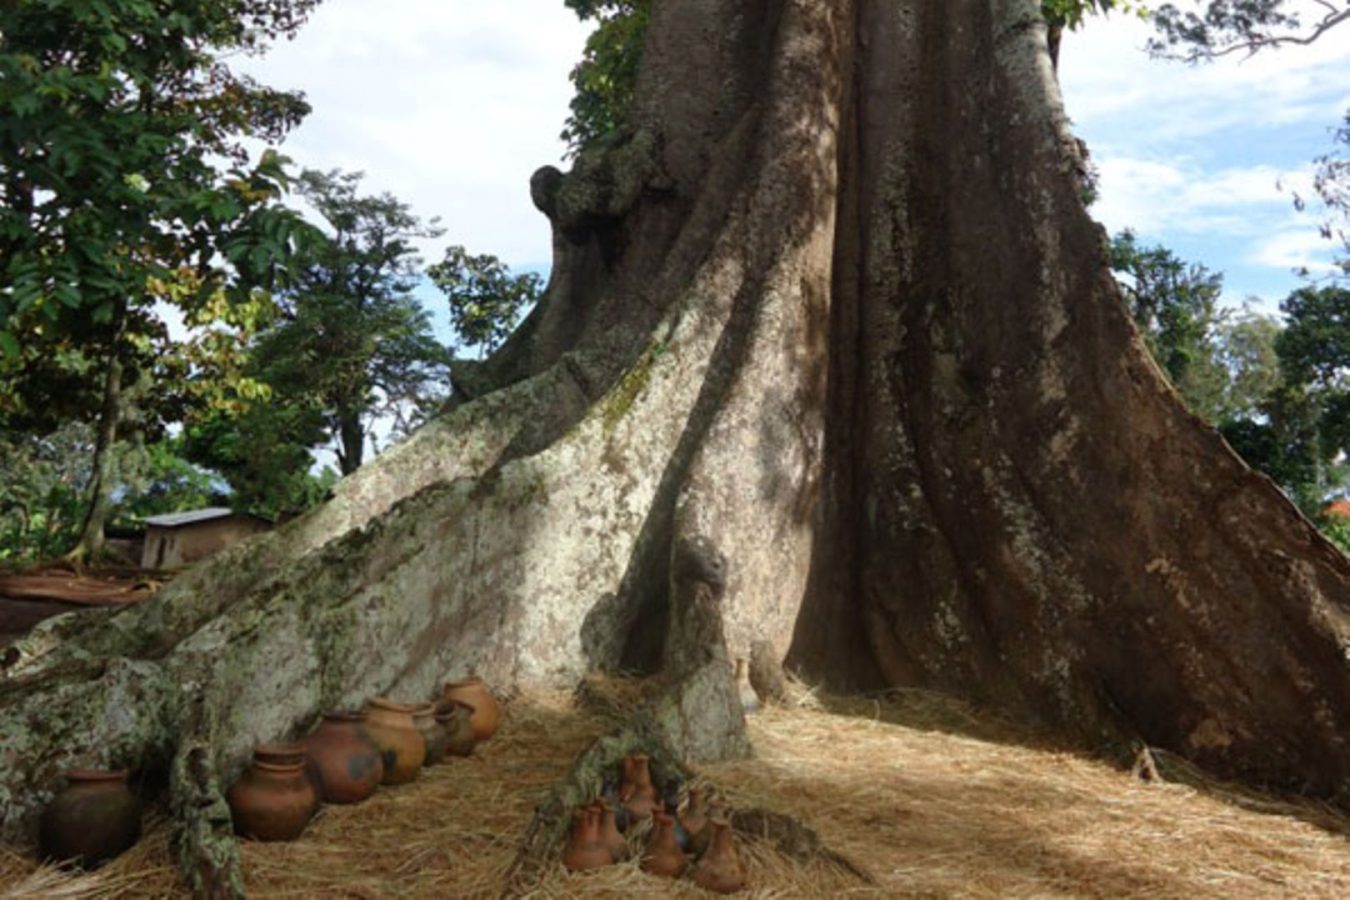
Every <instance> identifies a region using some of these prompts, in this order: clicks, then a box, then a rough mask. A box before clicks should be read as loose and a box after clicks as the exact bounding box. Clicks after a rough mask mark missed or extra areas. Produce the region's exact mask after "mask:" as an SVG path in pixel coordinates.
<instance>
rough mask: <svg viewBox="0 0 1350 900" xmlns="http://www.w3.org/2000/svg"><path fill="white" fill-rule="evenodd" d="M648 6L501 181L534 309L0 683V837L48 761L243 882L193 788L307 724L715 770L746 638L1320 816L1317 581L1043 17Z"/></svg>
mask: <svg viewBox="0 0 1350 900" xmlns="http://www.w3.org/2000/svg"><path fill="white" fill-rule="evenodd" d="M653 16H654V19H653V24H652V28H651V38H650V44H649V46H648V48H647V51H646V54H645V57H644V70H643V73H642V76H641V79H640V82H639V86H638V96H637V101H636V105H637V112H636V114H635V117H634V125H633V127H632V129H631V130H630V131H629V132H628V133H626V134H625V135H623V136H622V138H620V139H618V140H615V141H613V142H612V143H611V144H610V145H608V146H606V147H603V148H599V149H597V150H595V151H591V152H588V153H585V154H583V155H582V156H581V158H579V159H578V160H577V163H576V165H575V167H574V169H573V171H571V172H569V173H566V174H564V173H561V172H558V171H557V170H553V169H544V170H541V171H540V172H539V173H537V174H536V176H535V178H534V179H533V181H532V184H531V189H532V193H533V196H534V199H535V202H536V204H537V205H538V206H539V208H540V209H541V210H542V211H543V212H544V213H545V214H546V215H547V216H548V217H549V219H550V220H551V222H552V224H553V227H554V235H555V237H554V247H555V270H554V273H553V278H552V282H551V284H550V287H549V291H548V295H547V298H546V300H545V301H544V302H543V303H542V304H541V305H540V306H539V307H538V308H537V309H536V311H535V312H534V313H533V314H532V316H531V317H530V319H529V320H528V321H527V323H526V324H525V325H524V326H523V327H522V329H521V330H520V331H519V332H518V333H517V334H516V335H515V336H514V337H513V338H512V339H511V340H510V341H509V342H508V343H507V344H506V345H505V346H504V347H503V348H502V350H501V351H499V352H498V354H497V355H496V356H495V357H493V358H492V359H491V360H489V361H488V362H487V363H486V364H485V365H483V366H480V367H477V368H475V369H474V370H473V372H472V373H467V372H463V373H461V375H462V377H461V378H459V379H458V383H459V384H460V386H461V387H462V388H464V390H465V391H466V392H467V393H468V394H470V395H472V399H469V400H468V401H467V402H464V403H462V404H461V405H459V406H458V407H457V408H455V409H453V410H451V411H449V412H448V413H447V414H446V415H444V416H443V417H442V418H440V419H438V420H436V421H434V422H432V423H431V424H429V425H428V426H426V427H425V428H423V429H422V430H421V431H419V432H418V433H417V434H416V435H415V436H414V437H413V438H412V439H411V440H409V441H408V442H407V443H406V444H404V445H402V446H400V447H398V448H396V449H394V450H392V451H390V452H389V453H387V454H385V455H383V456H381V457H380V458H379V459H377V460H375V461H373V462H372V463H370V464H369V465H367V466H365V467H363V468H362V469H361V470H360V471H359V472H357V473H355V474H354V475H352V476H350V477H349V478H347V479H345V480H344V481H343V483H342V484H341V485H340V486H339V488H338V491H337V496H336V498H335V499H334V500H332V501H331V502H329V503H328V504H327V505H326V506H324V507H323V508H321V509H319V510H317V511H315V512H313V513H311V514H310V515H308V516H307V517H305V518H303V519H301V520H298V521H297V522H295V523H293V524H291V525H289V526H288V527H286V528H284V529H282V530H280V531H279V532H276V533H273V534H271V535H267V536H264V537H261V538H258V539H255V540H253V541H251V542H250V543H248V544H246V545H244V546H242V547H240V548H235V549H233V550H231V551H228V552H227V553H225V554H224V555H223V556H222V557H220V558H218V559H217V560H215V561H213V562H211V563H209V564H206V565H204V566H201V567H199V568H197V569H195V570H193V571H191V572H189V573H188V574H186V575H185V576H183V577H182V578H180V579H179V580H178V581H176V582H175V583H174V584H173V585H172V586H171V587H169V588H168V589H166V590H165V591H163V592H162V593H161V594H160V595H159V596H158V597H156V598H155V599H154V600H153V601H152V602H150V603H147V604H145V605H144V606H142V607H139V608H136V609H131V610H127V611H124V612H121V613H118V614H115V615H108V616H103V617H91V618H87V619H81V620H79V621H66V620H55V621H54V622H52V623H50V624H49V625H48V626H46V627H44V628H42V629H41V630H39V632H37V633H36V634H34V635H33V636H32V637H31V638H29V639H28V640H26V641H25V642H23V643H22V644H20V645H19V646H18V647H17V649H15V650H12V651H11V652H10V653H9V655H8V656H7V657H6V658H5V659H4V660H3V666H4V674H3V677H0V709H3V710H4V716H3V719H0V809H3V813H0V815H2V816H3V830H4V834H5V835H6V836H7V837H9V838H14V837H17V836H21V835H23V834H24V833H25V829H26V828H28V827H30V825H31V822H32V818H33V812H34V810H35V809H36V808H37V807H38V806H39V805H40V803H41V802H42V801H43V800H44V799H45V798H46V797H47V796H49V793H48V792H49V790H50V787H51V785H52V783H53V777H54V773H55V772H56V771H58V770H59V769H61V768H63V767H66V766H68V765H70V764H74V763H81V764H86V765H88V764H110V765H115V766H125V765H131V766H133V767H137V768H142V769H147V770H151V771H155V770H159V771H167V772H168V776H169V789H170V796H171V798H172V800H173V803H174V808H175V811H176V814H177V815H178V818H179V821H180V824H181V826H182V841H181V843H180V846H181V848H182V850H181V852H182V855H183V860H184V865H185V869H187V871H188V874H189V877H190V878H192V879H193V881H194V883H195V885H196V886H197V888H198V889H199V890H203V891H210V892H214V893H218V894H229V893H232V892H237V891H238V890H239V889H240V888H239V882H238V871H237V849H236V848H235V845H234V843H233V841H232V840H231V839H230V838H229V815H228V811H227V810H226V808H225V805H224V801H223V799H222V796H221V789H222V787H224V786H227V785H228V783H229V781H230V780H231V778H232V777H233V775H234V774H235V773H236V772H237V771H238V770H239V768H240V767H241V765H242V762H243V760H244V758H245V756H246V753H247V749H248V747H249V745H250V744H251V743H253V742H254V741H255V740H260V739H277V738H281V737H284V736H286V735H287V734H288V733H293V732H296V731H299V730H303V729H304V727H305V726H306V725H308V724H309V723H310V722H311V721H312V720H313V719H314V717H315V715H316V713H317V711H318V710H319V709H320V708H323V707H331V706H340V705H351V704H355V703H358V702H360V701H361V700H362V699H363V698H365V697H367V696H369V695H371V694H376V693H392V694H395V695H401V696H407V697H412V696H417V695H421V694H424V693H428V692H430V691H431V690H432V688H433V687H434V685H435V684H436V683H437V682H438V681H439V680H440V679H442V678H444V677H446V676H449V675H456V674H463V673H466V672H470V671H472V672H476V673H478V674H480V675H482V676H484V677H485V678H487V679H488V680H489V681H490V682H492V683H494V684H496V685H501V686H507V685H528V684H539V683H548V684H569V683H575V682H576V681H577V680H578V679H579V678H580V677H581V676H582V675H584V674H585V673H586V672H588V671H592V670H596V669H603V670H623V671H629V672H639V673H643V674H648V675H652V676H654V678H653V682H654V683H655V684H657V685H658V687H657V688H656V689H655V693H654V697H653V701H652V704H651V710H650V714H649V715H648V716H647V717H646V718H645V719H644V721H645V722H646V723H647V725H650V727H651V728H652V729H653V730H654V731H655V732H657V733H659V734H660V735H661V739H662V740H663V741H664V742H667V744H668V746H669V747H670V748H672V750H673V752H674V753H676V754H678V755H679V756H681V757H683V758H684V759H685V760H686V761H697V760H700V759H707V758H716V757H723V756H727V755H730V754H737V753H744V752H746V750H747V747H746V743H745V739H744V734H743V731H742V726H743V722H742V720H741V715H740V711H739V706H738V705H737V704H736V702H735V688H734V685H733V684H732V681H731V677H730V675H731V670H730V666H729V664H728V660H729V658H730V657H731V656H747V657H748V656H750V653H749V648H750V646H751V645H752V644H753V643H755V642H758V641H767V642H769V644H771V645H772V646H773V647H774V648H776V650H777V652H778V654H779V655H780V656H782V657H786V659H787V660H788V662H789V664H790V665H791V666H793V667H795V668H796V669H797V670H798V671H800V672H802V673H804V674H805V675H806V676H808V677H809V678H812V679H816V680H820V681H823V682H825V683H828V684H830V685H832V686H835V687H839V688H845V689H866V688H881V687H885V686H893V685H921V686H925V687H931V688H937V689H941V690H946V691H950V692H953V693H955V694H958V695H961V696H963V697H966V698H968V699H972V700H975V701H979V702H983V703H988V704H995V705H998V706H1001V707H1003V708H1005V709H1007V710H1011V711H1014V712H1017V713H1020V714H1022V715H1024V716H1026V717H1028V718H1030V719H1033V720H1035V721H1037V722H1039V723H1042V724H1045V725H1048V726H1052V727H1054V728H1057V729H1059V730H1060V732H1061V733H1063V734H1064V735H1065V737H1066V739H1067V740H1069V741H1072V742H1075V743H1078V744H1082V745H1087V746H1091V747H1095V748H1106V749H1107V750H1108V751H1110V750H1119V751H1124V752H1128V750H1129V749H1130V748H1131V747H1132V745H1133V744H1135V743H1136V742H1142V743H1146V744H1152V745H1156V746H1161V747H1166V748H1169V749H1171V750H1173V751H1175V752H1179V753H1182V754H1184V755H1186V756H1188V757H1190V758H1191V759H1193V760H1195V761H1197V762H1199V763H1200V764H1202V765H1204V766H1206V767H1208V768H1209V769H1211V770H1212V771H1214V772H1217V773H1219V774H1222V775H1226V776H1230V777H1236V778H1241V779H1245V780H1248V781H1251V782H1257V783H1262V784H1267V785H1273V786H1276V787H1279V788H1283V789H1293V790H1307V791H1312V792H1316V793H1318V794H1321V795H1324V796H1329V797H1340V798H1341V799H1345V798H1347V797H1350V751H1348V749H1347V746H1346V737H1345V736H1346V735H1350V678H1348V677H1347V674H1350V673H1348V672H1347V656H1346V654H1347V649H1348V648H1350V602H1348V600H1347V597H1348V593H1347V586H1348V585H1350V566H1348V565H1347V561H1346V559H1345V558H1344V557H1343V556H1341V555H1340V554H1339V553H1338V552H1337V551H1336V550H1335V549H1334V548H1333V547H1331V546H1330V545H1329V544H1327V543H1326V542H1325V541H1324V540H1322V538H1321V537H1320V536H1319V535H1318V534H1317V533H1316V531H1315V530H1314V529H1313V528H1312V527H1311V526H1310V525H1309V524H1308V523H1307V522H1306V521H1305V520H1304V519H1303V518H1302V517H1301V516H1300V515H1299V514H1298V512H1297V511H1296V510H1295V508H1294V507H1293V506H1292V505H1291V504H1290V503H1288V502H1287V501H1286V500H1285V499H1284V497H1283V496H1282V495H1281V494H1280V493H1279V492H1278V490H1277V489H1276V488H1275V487H1274V486H1273V485H1272V484H1271V483H1270V482H1269V481H1268V480H1267V479H1265V478H1263V477H1262V476H1260V475H1257V474H1255V473H1253V472H1252V471H1250V470H1249V469H1248V468H1247V467H1246V466H1245V465H1243V464H1242V463H1241V461H1240V460H1239V459H1238V458H1237V457H1236V456H1235V455H1234V454H1233V453H1232V452H1231V451H1230V450H1229V449H1228V448H1227V447H1226V446H1225V445H1224V444H1223V443H1222V441H1221V440H1220V438H1219V437H1218V436H1217V434H1216V433H1215V432H1214V431H1213V430H1212V429H1210V428H1209V427H1207V426H1206V425H1204V424H1203V423H1202V422H1201V421H1200V420H1198V419H1196V418H1195V417H1194V416H1191V415H1190V414H1189V413H1187V412H1186V411H1185V410H1184V409H1183V407H1182V405H1181V403H1180V401H1179V400H1178V398H1177V396H1176V394H1175V393H1174V392H1173V391H1172V390H1171V389H1170V388H1169V387H1168V385H1167V383H1166V381H1165V380H1164V378H1163V377H1162V376H1161V374H1160V373H1159V372H1158V370H1157V369H1156V367H1155V366H1154V365H1153V364H1152V362H1151V361H1150V359H1149V357H1148V355H1147V353H1146V352H1145V350H1144V349H1143V347H1142V345H1141V343H1140V341H1139V337H1138V335H1137V334H1136V332H1135V331H1134V328H1133V326H1132V325H1131V323H1130V321H1129V319H1128V316H1127V315H1126V313H1125V311H1124V309H1123V306H1122V304H1121V302H1120V299H1119V297H1118V295H1117V293H1116V288H1115V286H1114V282H1113V281H1112V279H1111V277H1110V274H1109V272H1108V269H1107V261H1106V253H1105V247H1104V238H1103V235H1102V233H1101V231H1100V229H1099V228H1098V227H1097V226H1095V225H1094V224H1093V223H1092V222H1091V221H1090V219H1089V218H1088V217H1087V215H1086V213H1085V212H1084V210H1083V208H1082V205H1081V201H1080V199H1079V184H1080V182H1079V177H1080V175H1081V172H1080V168H1081V160H1080V159H1079V158H1078V155H1077V152H1078V151H1077V144H1076V143H1075V141H1074V140H1073V138H1072V137H1071V135H1070V134H1069V132H1068V130H1067V127H1066V123H1065V119H1064V115H1063V112H1062V110H1061V107H1060V103H1059V98H1058V94H1057V89H1056V87H1055V83H1054V77H1053V74H1052V71H1051V64H1050V60H1049V56H1048V54H1047V52H1046V34H1045V26H1044V23H1043V22H1042V21H1041V19H1040V16H1039V9H1038V4H1037V3H1036V2H1034V0H944V2H931V0H680V2H678V3H675V2H665V3H661V2H658V3H657V5H656V8H655V10H654V12H653ZM470 375H471V377H469V376H470ZM758 653H759V655H760V656H761V657H762V656H763V655H764V653H763V650H762V648H761V649H760V650H759V651H758ZM644 727H647V726H646V725H644Z"/></svg>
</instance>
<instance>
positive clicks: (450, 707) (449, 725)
mask: <svg viewBox="0 0 1350 900" xmlns="http://www.w3.org/2000/svg"><path fill="white" fill-rule="evenodd" d="M472 717H473V707H472V706H470V705H469V704H467V703H461V702H459V701H457V700H452V701H450V702H449V703H444V702H443V703H442V704H441V705H440V707H439V708H438V709H437V712H436V721H437V722H439V723H440V725H441V727H442V728H444V729H445V738H446V743H445V753H446V755H447V756H469V755H470V754H472V753H473V745H474V744H476V743H477V741H475V740H474V737H473V721H472Z"/></svg>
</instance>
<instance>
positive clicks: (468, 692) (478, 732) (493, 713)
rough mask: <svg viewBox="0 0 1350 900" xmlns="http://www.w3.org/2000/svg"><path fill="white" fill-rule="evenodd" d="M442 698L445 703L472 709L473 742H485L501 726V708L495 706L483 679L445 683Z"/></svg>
mask: <svg viewBox="0 0 1350 900" xmlns="http://www.w3.org/2000/svg"><path fill="white" fill-rule="evenodd" d="M443 696H444V697H445V699H446V700H447V701H449V700H458V701H460V702H462V703H467V704H469V706H471V707H473V716H471V717H470V721H472V722H473V738H474V740H476V741H486V740H487V739H488V738H490V737H492V736H493V735H494V734H496V733H497V726H498V725H499V724H501V719H502V708H501V706H499V705H498V704H497V698H495V697H493V696H492V692H491V691H489V690H488V689H487V685H485V684H483V679H481V678H465V679H464V680H463V681H449V682H446V685H445V691H444V694H443Z"/></svg>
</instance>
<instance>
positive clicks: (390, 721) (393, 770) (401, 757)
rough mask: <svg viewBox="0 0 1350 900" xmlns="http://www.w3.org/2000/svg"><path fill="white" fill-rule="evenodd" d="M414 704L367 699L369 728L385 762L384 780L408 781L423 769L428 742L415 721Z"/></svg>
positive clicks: (384, 782) (397, 782)
mask: <svg viewBox="0 0 1350 900" xmlns="http://www.w3.org/2000/svg"><path fill="white" fill-rule="evenodd" d="M412 714H413V707H411V706H408V705H407V704H404V703H395V702H394V701H393V700H390V699H388V698H386V697H376V698H375V699H373V700H370V701H369V702H367V703H366V731H367V732H369V733H370V737H371V739H372V740H374V741H375V746H377V747H379V748H380V757H381V759H382V760H383V762H384V779H383V781H382V782H381V784H407V783H408V782H409V781H412V780H413V779H415V778H417V776H418V775H419V774H420V773H421V771H422V761H423V760H424V759H426V756H427V742H426V739H425V738H423V737H422V734H421V732H419V731H418V730H417V726H416V725H415V724H414V723H413V717H412Z"/></svg>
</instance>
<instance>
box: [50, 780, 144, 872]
mask: <svg viewBox="0 0 1350 900" xmlns="http://www.w3.org/2000/svg"><path fill="white" fill-rule="evenodd" d="M62 777H64V778H65V779H66V787H65V788H64V789H63V790H61V791H60V792H59V793H58V794H57V795H56V796H55V797H54V798H52V802H51V803H49V804H47V808H46V809H44V810H43V811H42V824H41V826H40V829H39V832H38V844H39V846H40V847H41V849H42V855H43V857H44V858H45V859H49V860H52V861H58V862H60V861H67V860H68V861H72V862H74V863H76V864H77V865H80V866H83V867H84V868H87V869H92V868H94V867H96V866H99V865H101V864H103V863H104V862H106V861H108V860H110V859H112V858H113V857H114V856H117V855H118V854H120V853H122V852H123V851H125V850H127V849H128V848H130V847H131V846H132V845H133V844H135V843H136V841H138V840H140V837H141V802H140V801H139V800H137V799H136V797H135V795H134V794H132V793H131V791H130V790H129V789H128V788H127V773H126V772H125V771H122V772H97V771H88V770H77V771H72V772H64V773H62Z"/></svg>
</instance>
